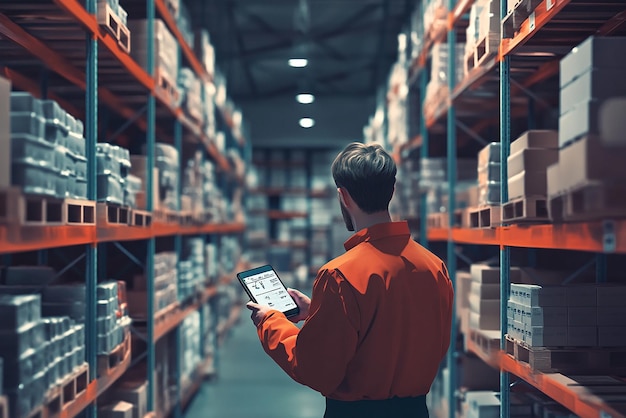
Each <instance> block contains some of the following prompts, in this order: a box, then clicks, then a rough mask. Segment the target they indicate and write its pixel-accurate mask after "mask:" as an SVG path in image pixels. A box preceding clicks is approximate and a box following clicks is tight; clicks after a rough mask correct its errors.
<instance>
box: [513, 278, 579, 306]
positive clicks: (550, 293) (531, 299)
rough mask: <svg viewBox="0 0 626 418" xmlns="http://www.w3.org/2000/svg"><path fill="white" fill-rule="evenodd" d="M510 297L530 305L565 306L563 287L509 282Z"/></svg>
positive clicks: (565, 299)
mask: <svg viewBox="0 0 626 418" xmlns="http://www.w3.org/2000/svg"><path fill="white" fill-rule="evenodd" d="M511 299H512V300H513V301H515V302H518V303H521V304H522V305H524V306H530V307H541V308H543V307H546V306H567V298H566V295H565V287H561V286H538V285H533V284H517V283H511Z"/></svg>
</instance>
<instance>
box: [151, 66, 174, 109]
mask: <svg viewBox="0 0 626 418" xmlns="http://www.w3.org/2000/svg"><path fill="white" fill-rule="evenodd" d="M155 73H156V74H155V80H156V84H155V88H156V90H157V91H158V92H159V93H161V95H162V96H163V98H164V99H165V100H166V101H167V102H168V103H169V104H170V105H171V106H176V105H177V104H178V99H179V97H180V93H179V92H178V87H177V83H176V80H172V76H170V75H169V74H168V73H167V72H165V71H163V69H161V68H158V67H157V68H156V71H155Z"/></svg>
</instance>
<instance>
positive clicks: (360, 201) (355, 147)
mask: <svg viewBox="0 0 626 418" xmlns="http://www.w3.org/2000/svg"><path fill="white" fill-rule="evenodd" d="M331 171H332V174H333V179H334V180H335V184H336V185H337V187H342V188H345V189H346V190H347V191H348V193H350V196H352V199H354V201H355V203H356V204H357V205H358V206H359V208H360V209H361V210H362V211H363V212H365V213H368V214H370V213H374V212H380V211H383V210H387V209H388V208H389V202H390V201H391V197H392V196H393V190H394V186H395V184H396V172H397V169H396V163H395V162H394V161H393V159H392V158H391V156H390V155H389V154H387V152H385V150H384V149H383V147H381V146H380V145H378V144H367V145H366V144H362V143H360V142H353V143H351V144H349V145H348V146H347V147H346V148H345V149H344V150H343V151H341V152H340V153H339V155H337V158H335V161H333V165H332V168H331Z"/></svg>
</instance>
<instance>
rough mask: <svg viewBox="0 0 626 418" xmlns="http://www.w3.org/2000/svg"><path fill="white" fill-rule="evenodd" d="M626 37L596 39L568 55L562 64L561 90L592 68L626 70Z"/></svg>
mask: <svg viewBox="0 0 626 418" xmlns="http://www.w3.org/2000/svg"><path fill="white" fill-rule="evenodd" d="M624 51H626V38H625V37H594V36H590V37H589V38H587V39H586V40H585V41H584V42H582V43H581V44H580V45H578V46H577V47H575V48H573V49H572V51H571V52H570V53H569V54H567V55H566V56H565V57H563V59H562V60H561V62H560V72H559V75H560V84H561V88H562V87H565V86H566V85H568V84H569V83H570V82H572V81H573V80H575V79H576V78H577V77H578V76H579V75H580V74H584V73H586V72H587V71H589V70H590V69H591V68H612V69H626V54H624Z"/></svg>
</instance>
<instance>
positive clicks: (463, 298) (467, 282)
mask: <svg viewBox="0 0 626 418" xmlns="http://www.w3.org/2000/svg"><path fill="white" fill-rule="evenodd" d="M471 284H472V276H471V274H470V273H469V272H468V271H457V273H456V290H455V295H454V297H455V299H456V309H457V312H458V311H460V310H461V309H463V308H469V295H470V289H471Z"/></svg>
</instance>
